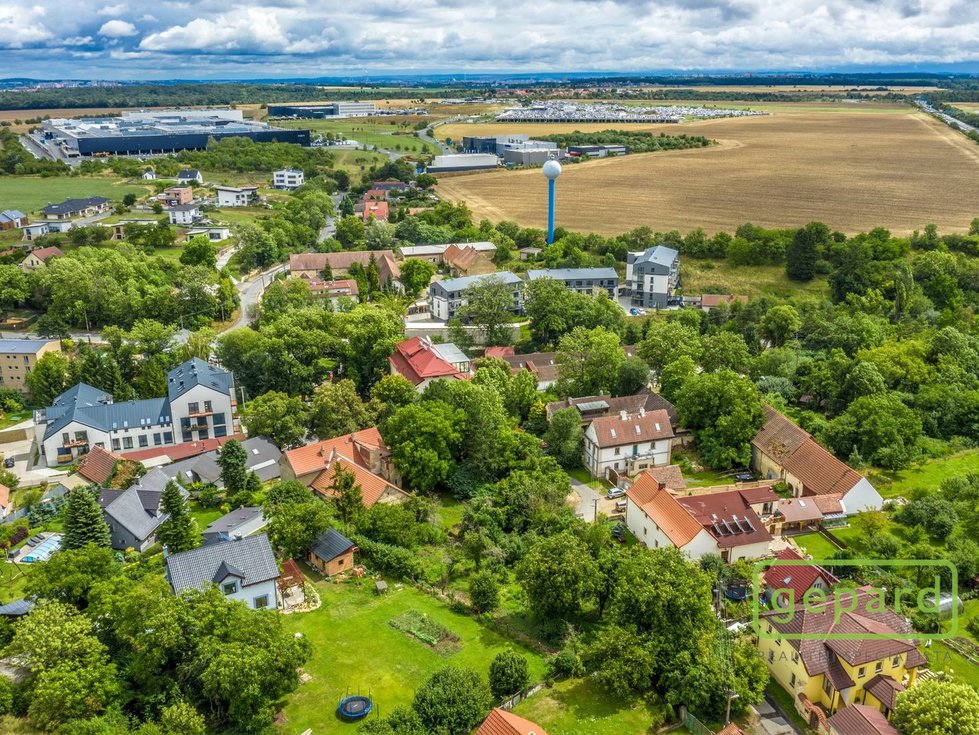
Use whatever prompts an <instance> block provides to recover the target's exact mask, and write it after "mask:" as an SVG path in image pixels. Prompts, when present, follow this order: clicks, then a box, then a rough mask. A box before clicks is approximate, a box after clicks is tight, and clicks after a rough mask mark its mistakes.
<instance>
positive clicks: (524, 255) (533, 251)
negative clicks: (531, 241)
mask: <svg viewBox="0 0 979 735" xmlns="http://www.w3.org/2000/svg"><path fill="white" fill-rule="evenodd" d="M517 252H518V253H519V254H520V260H537V256H538V255H540V254H541V253H543V252H544V249H543V248H520V249H519V250H518V251H517Z"/></svg>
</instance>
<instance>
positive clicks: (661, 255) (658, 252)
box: [636, 245, 680, 266]
mask: <svg viewBox="0 0 979 735" xmlns="http://www.w3.org/2000/svg"><path fill="white" fill-rule="evenodd" d="M679 254H680V253H678V252H677V251H676V250H674V249H673V248H668V247H666V246H665V245H657V246H655V247H652V248H647V249H646V250H645V251H644V252H643V254H642V255H640V256H639V257H638V258H636V263H656V264H657V265H666V266H671V265H673V261H675V260H676V259H677V256H678V255H679Z"/></svg>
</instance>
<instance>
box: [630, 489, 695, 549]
mask: <svg viewBox="0 0 979 735" xmlns="http://www.w3.org/2000/svg"><path fill="white" fill-rule="evenodd" d="M626 497H627V498H629V499H630V500H631V501H632V502H633V503H635V504H636V505H637V506H639V508H640V510H642V512H643V513H645V514H646V516H647V517H649V519H650V520H652V521H653V523H655V524H656V525H657V526H658V527H659V529H660V530H661V531H662V532H663V533H665V534H666V537H667V538H668V539H669V540H670V542H671V543H672V544H673V545H674V546H676V547H677V548H683V547H684V546H686V545H687V544H689V543H690V542H691V541H693V539H694V537H696V535H697V534H698V533H700V530H701V528H702V526H701V525H700V524H699V523H698V522H697V521H696V520H695V519H694V518H693V517H692V516H691V515H690V514H689V513H688V512H687V510H686V509H685V508H684V507H683V506H682V505H680V503H679V502H678V501H677V499H676V498H674V497H673V495H672V494H671V493H670V492H669V491H668V490H666V489H665V488H661V487H660V486H659V482H658V481H657V480H656V479H655V478H653V477H652V476H651V475H649V474H647V473H645V472H644V473H643V474H641V475H639V477H638V478H637V479H636V481H635V482H634V483H632V486H631V487H630V488H629V489H628V490H626Z"/></svg>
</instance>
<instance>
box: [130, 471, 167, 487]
mask: <svg viewBox="0 0 979 735" xmlns="http://www.w3.org/2000/svg"><path fill="white" fill-rule="evenodd" d="M170 479H171V478H170V476H169V475H168V474H167V473H166V472H164V471H163V470H162V469H161V468H159V467H154V468H153V469H152V470H150V471H149V472H147V473H146V474H145V475H143V476H142V477H140V478H139V481H138V482H136V483H135V487H136V489H137V490H139V491H140V492H141V493H162V492H163V491H164V489H166V486H167V483H168V482H170Z"/></svg>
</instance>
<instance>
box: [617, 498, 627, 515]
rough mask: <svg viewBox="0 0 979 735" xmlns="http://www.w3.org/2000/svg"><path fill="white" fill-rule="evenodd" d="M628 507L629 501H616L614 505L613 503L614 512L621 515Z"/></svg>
mask: <svg viewBox="0 0 979 735" xmlns="http://www.w3.org/2000/svg"><path fill="white" fill-rule="evenodd" d="M628 507H629V501H628V500H618V501H616V503H615V509H616V510H617V511H618V512H620V513H621V512H622V511H624V510H625V509H626V508H628Z"/></svg>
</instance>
